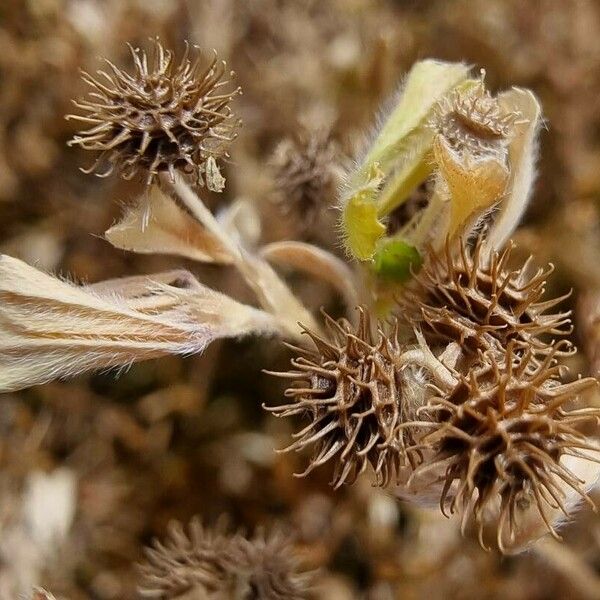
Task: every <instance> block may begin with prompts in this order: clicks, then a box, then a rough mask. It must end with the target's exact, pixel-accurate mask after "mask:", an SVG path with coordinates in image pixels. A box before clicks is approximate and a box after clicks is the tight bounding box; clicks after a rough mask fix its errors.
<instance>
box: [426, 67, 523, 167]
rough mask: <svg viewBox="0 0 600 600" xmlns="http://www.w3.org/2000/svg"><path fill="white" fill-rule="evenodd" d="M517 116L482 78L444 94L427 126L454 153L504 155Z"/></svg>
mask: <svg viewBox="0 0 600 600" xmlns="http://www.w3.org/2000/svg"><path fill="white" fill-rule="evenodd" d="M519 116H520V115H519V114H518V113H516V112H514V111H509V110H506V109H505V108H503V107H502V105H501V103H500V102H499V101H498V99H497V98H494V97H493V96H492V95H491V94H490V93H489V92H488V91H487V90H486V89H485V85H484V83H483V79H482V80H480V81H479V82H478V83H476V84H474V85H471V86H469V87H464V86H459V87H458V88H456V89H454V90H452V91H451V92H450V93H449V94H447V95H446V96H444V98H443V99H442V100H441V101H440V102H439V103H438V104H437V106H436V107H435V110H434V113H433V116H432V118H431V120H430V123H429V126H430V127H431V128H432V129H433V130H434V131H435V132H436V133H438V134H440V135H442V136H443V137H444V139H445V140H446V141H447V142H448V144H449V145H450V147H451V148H452V149H453V150H455V151H457V152H465V151H466V152H469V153H471V154H472V155H473V156H481V155H490V154H500V155H504V154H505V150H506V148H507V146H508V144H509V142H510V140H511V137H512V135H513V132H514V125H515V123H516V122H517V121H518V119H519Z"/></svg>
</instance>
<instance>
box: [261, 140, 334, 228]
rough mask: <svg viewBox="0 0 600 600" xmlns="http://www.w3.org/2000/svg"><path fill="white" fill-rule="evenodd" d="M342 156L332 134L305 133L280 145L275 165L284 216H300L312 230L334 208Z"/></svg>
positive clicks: (274, 161) (277, 186)
mask: <svg viewBox="0 0 600 600" xmlns="http://www.w3.org/2000/svg"><path fill="white" fill-rule="evenodd" d="M339 154H340V150H339V146H338V144H337V143H336V142H335V141H334V140H333V139H332V138H331V134H330V132H329V131H325V132H319V131H314V132H310V131H305V132H304V133H303V134H301V135H299V136H298V138H297V139H295V140H292V139H288V140H285V141H283V142H282V143H281V144H279V146H278V147H277V149H276V150H275V154H274V156H273V159H272V166H273V170H274V174H275V187H276V189H277V191H278V192H279V196H280V197H279V202H278V204H279V206H280V208H281V210H282V212H283V213H284V214H286V215H289V214H293V215H295V216H298V217H299V218H300V219H301V221H302V223H303V225H305V226H306V227H310V226H312V225H314V223H315V221H316V220H317V218H318V216H319V213H320V212H321V211H324V210H327V209H329V208H330V207H331V206H332V203H333V201H334V198H335V191H336V188H337V185H338V182H339V174H340V167H339V159H340V157H339Z"/></svg>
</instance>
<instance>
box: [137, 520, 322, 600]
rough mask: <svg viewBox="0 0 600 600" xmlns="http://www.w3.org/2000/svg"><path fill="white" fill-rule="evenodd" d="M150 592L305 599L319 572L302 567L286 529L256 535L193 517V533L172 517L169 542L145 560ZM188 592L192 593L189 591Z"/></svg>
mask: <svg viewBox="0 0 600 600" xmlns="http://www.w3.org/2000/svg"><path fill="white" fill-rule="evenodd" d="M140 570H141V575H142V581H141V585H140V586H139V591H140V594H141V595H142V596H143V597H145V598H160V599H163V600H174V599H175V598H180V597H183V596H184V595H186V594H193V596H192V595H190V596H189V597H190V598H191V597H194V598H213V599H215V600H217V599H218V600H226V599H229V598H239V599H245V598H247V599H248V600H250V599H251V598H264V600H284V599H285V600H304V599H306V598H307V597H308V592H309V588H310V586H311V583H312V580H313V576H314V573H312V572H309V571H306V570H303V569H301V567H300V566H299V562H298V560H297V558H296V556H295V553H294V551H293V548H292V545H291V541H290V539H289V538H288V537H287V536H285V535H284V534H283V533H282V532H281V531H276V532H273V533H272V534H270V535H266V534H265V533H264V532H257V533H256V535H255V536H254V537H253V538H252V539H247V538H245V537H244V536H243V535H241V534H239V533H238V534H235V535H231V534H227V532H226V528H225V527H224V526H223V524H222V523H221V524H220V525H219V526H217V527H216V528H215V529H213V530H211V529H207V528H205V527H203V526H202V524H201V522H200V521H199V520H198V519H192V521H191V522H190V525H189V533H186V531H185V530H184V528H183V526H182V525H181V524H180V523H172V524H171V526H170V527H169V532H168V537H167V539H166V541H165V542H159V541H158V540H155V541H154V545H153V547H151V548H146V562H145V563H143V564H142V565H141V566H140ZM185 597H186V598H187V597H188V596H187V595H186V596H185Z"/></svg>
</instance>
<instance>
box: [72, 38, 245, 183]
mask: <svg viewBox="0 0 600 600" xmlns="http://www.w3.org/2000/svg"><path fill="white" fill-rule="evenodd" d="M130 50H131V55H132V57H133V62H134V65H135V72H134V73H133V74H131V75H130V74H129V73H126V72H125V71H122V70H120V69H118V68H117V67H116V66H115V65H114V64H113V63H112V62H110V61H109V60H106V63H107V65H108V67H109V68H110V72H106V71H98V75H100V76H101V79H100V78H99V79H95V78H94V77H92V76H91V75H90V74H88V73H85V72H84V73H83V80H84V81H85V82H86V83H87V84H89V85H90V86H91V87H92V88H93V91H92V92H91V93H90V96H89V98H90V99H89V100H80V101H77V102H75V103H74V104H75V106H77V108H80V109H81V110H83V111H84V112H85V114H84V115H69V116H68V117H67V118H71V119H75V120H77V121H81V122H82V123H85V124H86V125H90V128H89V129H87V130H84V131H81V132H79V134H77V135H75V136H74V137H73V139H72V140H71V141H70V142H69V145H77V146H80V147H81V148H83V149H85V150H93V151H97V152H99V153H100V154H99V156H98V158H97V159H96V161H95V162H94V164H93V165H92V166H91V167H90V168H89V169H87V170H85V171H84V172H86V173H91V172H96V174H97V175H98V176H99V177H106V176H108V175H110V174H111V173H112V172H113V171H114V170H115V169H116V170H117V171H118V172H120V174H121V176H122V177H123V178H125V179H131V178H132V177H134V176H135V175H136V174H137V173H139V172H142V173H146V183H147V184H150V183H152V182H154V181H156V179H157V177H158V174H159V173H161V172H164V171H166V172H168V173H169V174H170V177H171V179H173V178H174V177H175V171H176V170H181V171H183V172H184V173H187V174H191V175H194V176H195V180H196V183H197V184H198V185H203V184H204V182H206V184H207V186H208V187H209V188H210V189H214V190H215V191H220V190H221V189H222V187H223V178H222V177H221V175H220V173H219V170H218V167H217V163H216V160H217V159H218V158H222V157H227V146H228V144H229V142H231V141H232V140H233V139H234V138H235V135H236V134H235V130H236V129H237V127H238V125H239V121H236V120H235V119H234V118H233V116H232V112H231V108H230V106H229V103H230V102H231V100H232V99H233V98H234V97H235V96H236V95H238V94H239V93H240V89H239V88H238V89H235V90H233V91H223V87H224V86H227V85H228V84H229V83H230V81H229V80H227V79H223V77H224V76H225V74H226V65H225V62H222V61H221V62H220V61H218V60H217V56H216V53H215V56H214V58H213V60H212V61H211V63H210V64H209V65H208V66H207V67H206V68H205V69H204V70H202V69H201V68H200V64H201V59H200V57H198V58H197V59H196V60H194V61H193V62H192V60H190V58H189V45H187V44H186V49H185V53H184V55H183V57H182V59H181V62H180V63H179V64H178V65H175V62H174V56H173V53H172V52H171V51H169V50H165V49H164V48H163V46H162V45H161V43H160V42H159V41H158V40H155V42H154V57H153V61H152V65H150V66H149V60H148V56H147V54H146V52H144V51H142V50H140V49H139V48H132V47H131V46H130Z"/></svg>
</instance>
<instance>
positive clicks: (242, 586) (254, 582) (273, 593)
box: [232, 531, 315, 600]
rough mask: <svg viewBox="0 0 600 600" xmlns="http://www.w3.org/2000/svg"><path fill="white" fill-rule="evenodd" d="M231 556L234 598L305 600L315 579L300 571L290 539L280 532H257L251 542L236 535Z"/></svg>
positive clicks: (312, 573)
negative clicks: (234, 568) (233, 575)
mask: <svg viewBox="0 0 600 600" xmlns="http://www.w3.org/2000/svg"><path fill="white" fill-rule="evenodd" d="M232 546H233V547H234V550H233V551H232V556H233V557H234V562H235V564H236V579H237V584H236V588H237V595H236V596H235V598H244V599H248V600H251V599H252V598H264V599H265V600H304V599H306V598H307V597H308V592H309V590H310V588H311V586H312V582H313V580H314V577H315V573H314V572H313V571H306V570H303V569H302V568H301V566H300V563H299V561H298V559H297V557H296V556H295V555H294V552H293V548H292V545H291V542H290V539H289V538H288V537H287V536H286V535H285V534H284V533H283V532H281V531H274V532H273V533H271V534H269V535H267V534H265V532H264V531H258V532H257V533H256V534H255V535H254V537H253V538H252V539H250V540H248V539H246V538H244V537H243V536H241V535H237V536H236V537H235V538H234V539H233V541H232Z"/></svg>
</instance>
